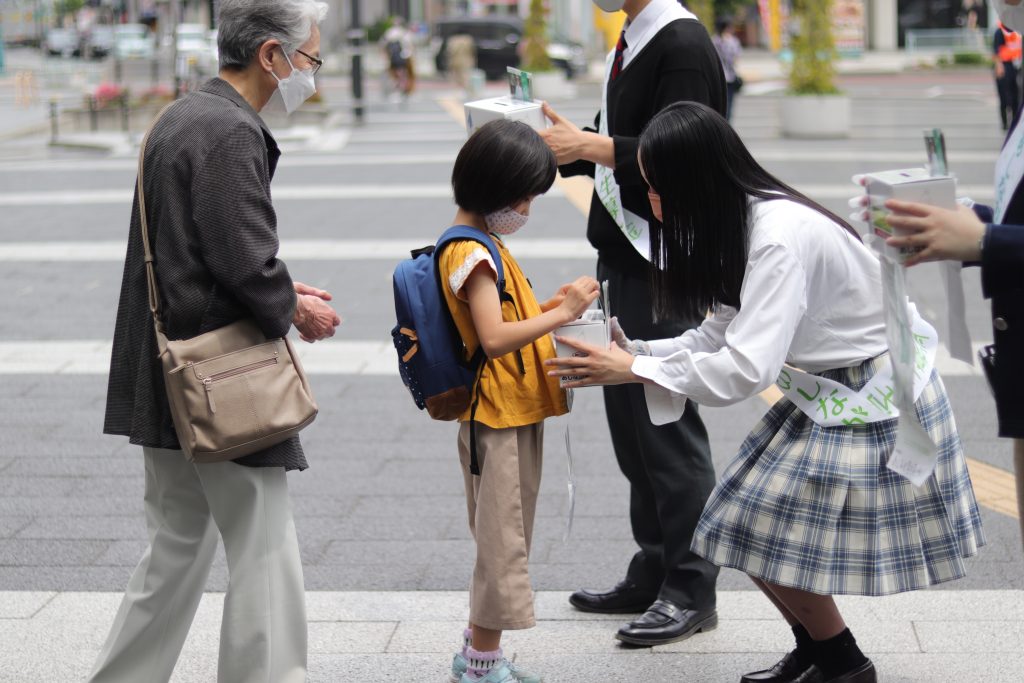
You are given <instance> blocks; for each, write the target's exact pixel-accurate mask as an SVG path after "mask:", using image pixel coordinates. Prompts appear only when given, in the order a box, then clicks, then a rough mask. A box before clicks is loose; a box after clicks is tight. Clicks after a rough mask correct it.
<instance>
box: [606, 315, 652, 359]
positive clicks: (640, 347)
mask: <svg viewBox="0 0 1024 683" xmlns="http://www.w3.org/2000/svg"><path fill="white" fill-rule="evenodd" d="M611 323H612V341H613V342H615V344H616V345H617V346H618V347H619V348H620V349H622V350H623V351H625V352H626V353H628V354H629V355H631V356H649V355H651V345H650V344H648V343H647V342H645V341H644V340H643V339H630V338H629V337H627V336H626V333H625V332H623V330H622V326H621V325H619V319H618V318H617V317H612V320H611Z"/></svg>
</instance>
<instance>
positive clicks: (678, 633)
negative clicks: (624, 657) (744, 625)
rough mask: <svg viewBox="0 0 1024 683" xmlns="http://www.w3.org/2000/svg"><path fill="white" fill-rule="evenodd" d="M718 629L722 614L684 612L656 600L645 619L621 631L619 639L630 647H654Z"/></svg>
mask: <svg viewBox="0 0 1024 683" xmlns="http://www.w3.org/2000/svg"><path fill="white" fill-rule="evenodd" d="M716 626H718V612H716V611H715V610H709V611H707V612H698V611H697V610H692V609H683V608H682V607H680V606H679V605H677V604H675V603H673V602H670V601H669V600H655V602H654V604H653V605H651V606H650V607H648V608H647V611H646V612H644V613H643V615H642V616H641V617H640V618H639V619H636V620H634V621H631V622H629V623H628V624H626V625H625V626H623V627H622V628H620V629H619V632H618V633H616V634H615V637H616V638H618V639H619V640H621V641H622V642H624V643H629V644H630V645H641V646H644V647H651V646H652V645H665V644H666V643H674V642H676V641H677V640H685V639H686V638H689V637H690V636H692V635H693V634H694V633H700V632H701V631H710V630H711V629H713V628H715V627H716Z"/></svg>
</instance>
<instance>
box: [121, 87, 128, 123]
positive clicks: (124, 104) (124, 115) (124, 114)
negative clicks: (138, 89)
mask: <svg viewBox="0 0 1024 683" xmlns="http://www.w3.org/2000/svg"><path fill="white" fill-rule="evenodd" d="M120 107H121V130H122V131H124V132H125V133H127V132H128V131H129V126H128V113H129V112H128V94H127V93H121V97H120Z"/></svg>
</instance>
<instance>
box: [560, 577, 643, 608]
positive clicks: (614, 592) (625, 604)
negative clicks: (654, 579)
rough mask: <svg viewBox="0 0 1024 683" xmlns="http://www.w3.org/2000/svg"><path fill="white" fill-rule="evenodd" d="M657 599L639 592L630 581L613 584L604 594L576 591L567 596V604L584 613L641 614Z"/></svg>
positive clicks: (641, 591)
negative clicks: (613, 586)
mask: <svg viewBox="0 0 1024 683" xmlns="http://www.w3.org/2000/svg"><path fill="white" fill-rule="evenodd" d="M657 598H658V596H657V595H652V594H651V593H648V592H646V591H643V590H640V589H639V588H638V587H637V586H636V584H634V583H632V582H631V581H628V580H623V581H619V582H618V583H617V584H615V588H612V589H611V590H610V591H606V592H604V593H598V592H596V591H588V590H585V589H581V590H578V591H576V592H575V593H573V594H572V595H570V596H569V603H570V604H571V605H572V606H573V607H575V608H576V609H578V610H582V611H584V612H597V613H599V614H631V613H635V612H643V611H644V610H645V609H647V608H648V607H650V605H651V603H652V602H654V601H655V600H657Z"/></svg>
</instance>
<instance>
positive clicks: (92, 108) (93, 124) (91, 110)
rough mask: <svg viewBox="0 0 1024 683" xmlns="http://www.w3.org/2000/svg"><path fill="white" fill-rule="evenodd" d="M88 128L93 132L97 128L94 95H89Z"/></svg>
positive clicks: (97, 119) (97, 121)
mask: <svg viewBox="0 0 1024 683" xmlns="http://www.w3.org/2000/svg"><path fill="white" fill-rule="evenodd" d="M88 100H89V130H90V131H91V132H93V133H95V132H96V131H97V130H99V127H100V125H99V113H98V112H97V111H96V109H97V107H96V96H95V95H89V98H88Z"/></svg>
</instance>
